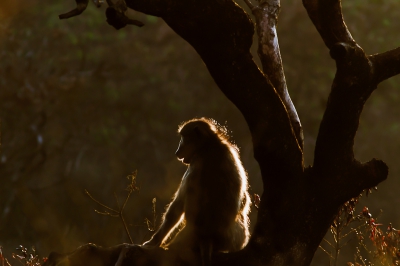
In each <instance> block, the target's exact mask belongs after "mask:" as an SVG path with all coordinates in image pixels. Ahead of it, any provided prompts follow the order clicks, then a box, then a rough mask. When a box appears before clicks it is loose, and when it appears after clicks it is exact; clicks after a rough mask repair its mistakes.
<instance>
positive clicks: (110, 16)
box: [106, 6, 144, 30]
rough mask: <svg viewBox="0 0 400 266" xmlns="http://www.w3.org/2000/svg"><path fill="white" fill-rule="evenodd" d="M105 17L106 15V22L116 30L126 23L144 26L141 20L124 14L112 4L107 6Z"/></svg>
mask: <svg viewBox="0 0 400 266" xmlns="http://www.w3.org/2000/svg"><path fill="white" fill-rule="evenodd" d="M106 17H107V23H108V24H109V25H111V26H113V27H114V28H115V29H117V30H119V29H122V28H123V27H125V26H126V25H128V24H129V25H135V26H138V27H143V26H144V23H143V22H141V21H139V20H135V19H130V18H128V17H127V16H126V15H125V13H123V12H120V11H119V10H117V9H116V8H115V7H113V6H111V7H108V8H107V10H106Z"/></svg>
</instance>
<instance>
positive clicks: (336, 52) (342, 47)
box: [329, 42, 356, 60]
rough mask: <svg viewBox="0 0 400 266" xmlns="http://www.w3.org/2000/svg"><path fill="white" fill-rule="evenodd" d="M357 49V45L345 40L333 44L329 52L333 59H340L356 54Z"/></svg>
mask: <svg viewBox="0 0 400 266" xmlns="http://www.w3.org/2000/svg"><path fill="white" fill-rule="evenodd" d="M355 50H356V49H355V47H354V46H352V45H349V44H347V43H343V42H338V43H335V44H334V45H333V46H332V48H331V50H330V52H329V54H330V56H331V57H332V59H334V60H339V59H343V58H345V57H348V56H349V55H352V54H354V52H355Z"/></svg>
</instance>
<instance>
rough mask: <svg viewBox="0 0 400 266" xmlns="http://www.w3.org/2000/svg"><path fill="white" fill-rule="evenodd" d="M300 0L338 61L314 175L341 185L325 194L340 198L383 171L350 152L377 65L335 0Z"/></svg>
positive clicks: (379, 178) (384, 168)
mask: <svg viewBox="0 0 400 266" xmlns="http://www.w3.org/2000/svg"><path fill="white" fill-rule="evenodd" d="M303 4H304V6H305V7H306V9H307V11H308V14H309V16H310V18H311V19H312V21H313V23H314V25H315V26H316V28H317V30H318V32H319V33H320V35H321V37H322V38H323V40H324V42H325V44H326V46H327V47H328V48H329V49H330V55H331V57H332V58H333V59H334V60H335V61H336V67H337V73H336V76H335V79H334V81H333V85H332V88H331V93H330V95H329V99H328V103H327V108H326V111H325V113H324V117H323V119H322V122H321V125H320V130H319V133H318V138H317V143H316V147H315V156H314V170H315V176H314V179H318V178H321V177H322V178H323V180H327V181H328V183H330V185H332V186H334V187H336V188H343V187H346V189H345V190H343V191H341V193H339V194H337V193H336V194H335V193H333V194H332V195H329V197H333V198H336V199H337V200H338V201H337V202H338V203H340V202H342V203H343V202H344V201H346V200H348V199H349V198H350V196H351V195H353V196H354V195H357V193H360V192H361V191H362V190H364V189H368V188H370V187H371V185H373V184H378V183H379V182H381V181H383V180H385V179H386V177H387V166H386V165H385V164H384V163H383V162H381V161H377V160H372V161H370V162H368V163H366V164H364V165H362V166H361V164H360V163H359V162H357V161H356V160H355V159H354V152H353V145H354V138H355V135H356V132H357V129H358V125H359V119H360V115H361V112H362V110H363V107H364V104H365V102H366V101H367V99H368V98H369V96H370V95H371V93H372V92H373V90H375V89H376V87H377V85H378V82H377V80H378V79H380V78H377V77H376V74H375V73H374V71H376V68H378V69H382V66H381V65H374V62H371V61H370V57H367V56H366V54H365V53H364V51H363V50H362V49H361V47H359V46H358V45H357V44H356V43H355V41H354V40H353V38H352V37H351V34H350V32H349V31H348V29H347V27H346V24H345V22H344V21H343V15H342V11H341V3H340V0H328V1H321V0H303ZM378 76H381V74H378ZM350 173H351V174H350ZM349 180H351V181H349Z"/></svg>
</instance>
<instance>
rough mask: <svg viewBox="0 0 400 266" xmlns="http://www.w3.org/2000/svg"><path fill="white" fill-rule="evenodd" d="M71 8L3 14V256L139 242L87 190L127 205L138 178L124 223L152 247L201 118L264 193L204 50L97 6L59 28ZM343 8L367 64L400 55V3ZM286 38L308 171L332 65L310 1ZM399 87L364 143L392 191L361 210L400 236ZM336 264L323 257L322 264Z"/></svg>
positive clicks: (24, 8)
mask: <svg viewBox="0 0 400 266" xmlns="http://www.w3.org/2000/svg"><path fill="white" fill-rule="evenodd" d="M239 4H242V3H241V2H239ZM74 6H75V2H74V1H72V0H64V1H61V0H52V1H50V0H42V1H16V0H6V1H1V2H0V118H1V146H0V148H1V153H0V245H1V246H3V250H4V253H5V254H6V256H10V254H11V252H13V251H14V248H15V247H17V246H18V245H20V244H21V245H24V246H26V247H30V246H35V247H36V249H37V251H38V252H39V253H40V254H41V255H42V256H46V255H48V253H49V252H50V251H58V252H68V251H72V250H74V249H75V248H76V247H77V246H79V245H81V244H84V243H87V242H93V243H96V244H99V245H103V246H111V245H115V244H119V243H121V242H128V241H129V239H128V237H127V235H126V233H125V232H124V229H123V226H122V224H121V221H120V220H119V219H117V218H112V217H107V216H101V215H99V214H96V213H95V212H94V209H98V210H103V209H102V208H101V207H99V206H98V205H96V204H95V203H94V202H93V201H91V200H90V199H89V198H88V197H87V196H86V195H85V194H84V189H87V190H88V191H89V192H90V193H91V194H92V195H93V196H94V197H95V198H96V199H98V200H100V201H101V202H103V203H105V204H107V205H110V206H111V207H116V205H117V204H116V202H115V199H114V193H115V194H117V195H118V197H119V199H120V201H122V200H123V199H124V197H125V195H126V191H125V190H124V189H125V187H126V186H127V185H128V180H127V179H126V176H128V175H129V174H131V173H132V172H133V171H135V170H137V171H138V175H137V181H138V184H139V186H140V192H136V193H135V194H133V195H132V197H131V199H130V201H129V203H128V205H127V206H126V209H125V217H126V220H127V221H128V222H129V229H130V232H131V235H132V238H133V240H134V242H135V243H142V242H143V241H144V240H147V239H148V238H149V237H150V235H151V233H150V232H148V230H147V227H146V225H145V223H144V220H145V218H149V219H151V217H152V203H151V201H152V199H153V198H154V197H156V198H157V214H158V217H160V216H161V214H162V212H163V210H164V207H165V205H166V204H167V203H168V202H169V200H170V198H171V197H172V195H173V193H174V191H175V189H176V188H177V185H178V183H179V181H180V179H181V176H182V174H183V172H184V171H185V166H184V165H182V164H181V163H180V162H179V161H177V160H176V158H175V156H174V152H175V149H176V147H177V144H178V141H179V139H178V136H177V133H176V130H177V126H178V125H179V124H180V123H181V122H183V121H185V120H187V119H190V118H193V117H201V116H206V117H212V118H215V119H216V120H217V121H219V122H220V123H221V124H225V123H227V125H228V127H229V129H230V130H231V131H232V135H233V137H234V139H235V141H236V144H237V145H238V146H239V147H240V148H241V157H242V160H243V162H244V165H245V168H246V169H247V171H248V174H249V182H250V185H251V187H250V191H251V193H259V194H261V193H262V189H261V187H262V185H261V178H260V174H259V169H258V165H257V163H256V162H255V160H254V159H253V157H252V146H251V139H250V135H249V132H248V129H247V126H246V124H245V122H244V119H243V117H242V115H241V114H240V113H239V111H238V110H237V109H236V108H235V107H234V106H233V104H231V103H230V102H229V101H228V100H227V99H226V98H225V97H224V96H223V95H222V93H221V92H220V91H219V90H218V88H217V86H216V85H215V83H214V81H213V80H212V78H211V77H210V75H209V73H208V72H207V70H206V68H205V65H204V64H203V63H202V62H201V60H200V58H199V56H198V55H197V54H196V52H195V51H194V49H193V48H192V47H191V46H189V45H188V44H187V43H186V42H185V41H184V40H182V39H181V38H180V37H179V36H177V35H176V34H175V33H174V32H173V31H172V30H171V29H170V28H169V27H168V26H167V25H166V24H165V23H164V22H163V20H162V19H159V18H156V17H152V16H147V15H144V14H140V13H137V12H133V11H132V12H129V16H130V17H132V18H135V19H138V20H141V21H143V22H144V23H145V24H146V25H145V26H144V27H143V28H137V27H133V26H128V27H126V28H124V29H121V30H119V31H116V30H115V29H114V28H112V27H110V26H109V25H108V24H107V23H106V22H105V15H104V11H105V8H104V7H102V8H100V9H97V8H96V7H95V6H94V5H93V4H92V3H89V7H88V9H87V10H86V11H85V12H84V13H83V14H82V15H81V16H79V17H75V18H71V19H68V20H59V19H58V15H59V14H61V13H65V12H67V11H69V10H71V9H72V8H74ZM343 8H344V15H345V20H346V22H347V25H348V27H349V29H350V31H351V33H352V34H353V37H354V38H355V39H356V41H357V42H358V43H359V44H360V45H361V47H363V48H364V50H365V51H366V53H368V54H373V53H377V52H383V51H386V50H389V49H393V48H395V47H397V46H400V34H399V32H400V21H399V19H398V18H399V17H400V1H395V0H393V1H388V0H387V1H378V0H375V1H368V2H365V1H363V0H353V1H348V0H346V1H344V2H343ZM278 33H279V41H280V46H281V53H282V57H283V62H284V68H285V72H286V78H287V82H288V88H289V91H290V94H291V96H292V99H293V102H294V104H295V105H296V108H297V110H298V113H299V115H300V118H301V121H302V123H303V127H304V134H305V158H306V164H307V165H308V164H311V163H312V158H313V149H314V145H315V139H316V135H317V132H318V126H319V122H320V119H321V117H322V114H323V111H324V108H325V105H326V100H327V96H328V93H329V88H330V85H331V82H332V79H333V77H334V74H335V66H334V62H333V60H331V59H330V57H329V52H328V50H327V48H326V47H325V46H324V44H323V42H322V40H321V39H320V37H319V35H318V34H317V31H316V30H315V28H314V27H313V25H312V24H311V22H310V20H309V19H308V17H307V15H306V12H305V10H304V8H303V6H302V4H301V1H296V0H282V11H281V16H280V20H279V27H278ZM255 49H256V47H254V48H253V50H254V51H255ZM254 55H255V57H256V53H254ZM399 88H400V78H399V77H396V78H392V79H390V80H388V81H386V82H384V83H383V84H381V85H380V87H379V89H378V90H377V91H376V92H375V93H374V94H373V95H372V96H371V98H370V100H369V101H368V102H367V104H366V106H365V109H364V112H363V115H362V117H361V123H360V128H359V131H358V134H357V137H356V143H355V153H356V157H357V158H359V159H360V160H361V161H366V160H369V159H371V158H372V157H376V158H380V159H383V160H384V161H385V162H387V164H388V165H389V167H390V174H389V179H388V180H387V181H385V182H384V183H382V184H381V185H380V186H379V188H378V191H377V192H374V193H373V194H372V195H370V196H369V197H368V199H366V198H365V196H364V197H363V199H362V202H361V203H360V206H359V211H361V209H362V207H363V206H364V205H367V206H368V207H369V208H370V211H371V212H372V214H374V215H375V214H378V213H379V210H380V209H383V210H384V212H383V214H382V215H381V216H380V217H379V222H381V223H383V224H387V223H389V222H392V223H393V225H394V226H395V227H396V226H397V227H400V213H399V211H398V206H399V204H400V195H399V185H400V165H399V155H400V138H399V133H400V119H399V118H400V104H399V103H400V92H399ZM294 208H295V206H294ZM256 212H257V211H256V210H255V209H253V211H252V217H251V218H252V220H253V221H254V219H255V217H256V216H255V215H256ZM342 254H343V256H342V257H343V263H344V262H345V261H346V260H349V259H348V258H350V259H351V258H352V254H354V250H352V247H351V245H350V246H349V248H348V249H346V250H344V251H343V252H342ZM11 261H12V260H11ZM328 261H329V259H328V257H327V256H326V255H324V254H323V253H322V252H321V251H318V252H317V256H316V259H315V261H314V264H315V265H320V264H321V263H322V264H324V265H328V264H329V263H328Z"/></svg>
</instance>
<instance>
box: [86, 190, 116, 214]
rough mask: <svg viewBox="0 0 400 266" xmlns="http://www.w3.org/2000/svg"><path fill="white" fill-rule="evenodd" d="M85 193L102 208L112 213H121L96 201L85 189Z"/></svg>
mask: <svg viewBox="0 0 400 266" xmlns="http://www.w3.org/2000/svg"><path fill="white" fill-rule="evenodd" d="M85 193H86V195H88V196H89V198H91V199H92V200H93V201H94V202H96V203H97V204H99V205H100V206H101V207H103V208H106V209H108V210H110V211H113V212H115V213H119V211H117V210H114V209H113V208H110V207H108V206H107V205H104V204H103V203H101V202H100V201H98V200H96V199H95V198H93V196H92V195H90V193H89V191H87V190H86V189H85Z"/></svg>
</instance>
